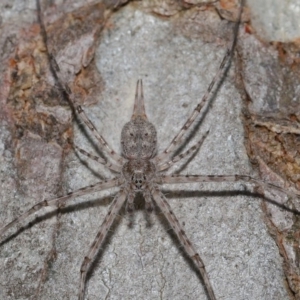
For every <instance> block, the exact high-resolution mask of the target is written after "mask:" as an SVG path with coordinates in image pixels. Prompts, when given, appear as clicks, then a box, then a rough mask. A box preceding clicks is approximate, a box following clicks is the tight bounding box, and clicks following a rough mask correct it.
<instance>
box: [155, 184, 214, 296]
mask: <svg viewBox="0 0 300 300" xmlns="http://www.w3.org/2000/svg"><path fill="white" fill-rule="evenodd" d="M151 192H152V196H153V199H154V201H155V202H156V204H157V205H158V207H159V208H160V210H161V211H162V213H163V214H164V215H165V217H166V219H167V220H168V222H169V223H170V225H171V227H172V229H173V230H174V232H175V233H176V235H177V237H178V239H179V241H180V243H181V244H182V245H183V247H184V250H185V251H186V253H187V254H188V255H189V257H190V258H191V259H192V260H193V262H194V264H195V266H196V267H197V269H198V270H199V272H200V274H201V276H202V279H203V282H204V284H205V288H206V290H207V292H208V295H209V298H210V300H216V297H215V294H214V291H213V288H212V286H211V283H210V281H209V278H208V274H207V272H206V270H205V265H204V263H203V261H202V259H201V257H200V256H199V254H198V253H197V252H196V250H195V248H194V246H193V244H192V243H191V242H190V240H189V239H188V237H187V235H186V234H185V232H184V230H183V229H182V227H181V225H180V223H179V221H178V219H177V218H176V216H175V215H174V213H173V211H172V209H171V207H170V205H169V203H168V202H167V199H166V198H165V196H164V195H163V194H162V192H161V191H160V190H159V188H158V187H154V188H152V190H151Z"/></svg>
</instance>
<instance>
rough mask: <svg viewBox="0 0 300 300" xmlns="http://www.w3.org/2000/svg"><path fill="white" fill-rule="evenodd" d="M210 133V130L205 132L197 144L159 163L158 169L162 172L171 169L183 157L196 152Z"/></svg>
mask: <svg viewBox="0 0 300 300" xmlns="http://www.w3.org/2000/svg"><path fill="white" fill-rule="evenodd" d="M208 133H209V130H208V131H206V132H205V134H204V136H202V138H201V139H200V140H199V141H198V142H197V144H195V145H194V146H192V147H191V148H189V149H188V150H187V151H185V152H184V153H182V154H179V155H176V156H175V157H173V158H172V159H171V160H169V161H167V162H165V163H162V164H159V165H158V167H157V171H158V172H160V171H163V170H165V169H169V168H170V167H171V166H173V165H174V164H175V163H177V162H178V161H180V160H182V159H183V158H185V157H186V156H188V155H189V154H191V153H195V152H196V151H197V150H198V149H199V148H200V147H201V145H202V144H203V142H204V140H205V138H206V137H207V135H208Z"/></svg>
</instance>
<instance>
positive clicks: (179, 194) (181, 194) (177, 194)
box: [155, 189, 300, 291]
mask: <svg viewBox="0 0 300 300" xmlns="http://www.w3.org/2000/svg"><path fill="white" fill-rule="evenodd" d="M163 193H164V195H165V196H166V197H167V198H168V199H170V198H189V197H210V198H211V197H220V196H221V197H233V196H240V195H243V196H251V197H252V198H254V199H255V200H262V198H263V201H266V202H268V203H271V204H273V205H276V206H277V207H279V208H281V209H283V210H286V211H288V212H290V213H293V214H295V215H298V216H300V211H298V210H295V209H291V208H289V207H287V206H285V205H283V204H281V203H278V202H276V201H274V200H272V199H270V198H267V197H265V196H264V195H262V194H260V193H258V192H250V191H247V190H244V191H226V190H225V191H203V190H201V191H187V190H175V191H174V190H167V189H163ZM155 211H156V214H158V212H160V211H159V209H158V207H157V206H156V205H155ZM160 213H161V212H160ZM161 216H162V217H159V218H158V219H159V222H160V223H161V224H162V226H163V227H164V228H165V230H166V231H167V232H168V234H169V235H170V237H171V240H172V241H173V243H174V244H175V245H177V246H178V245H180V246H178V249H179V250H180V252H181V254H182V256H183V258H184V260H185V261H186V262H187V264H188V265H189V266H190V268H191V269H192V270H193V271H194V272H195V273H196V274H197V276H198V278H199V279H200V281H201V283H202V285H203V286H205V285H204V281H203V278H202V276H201V274H200V272H199V270H198V269H197V267H196V266H195V264H194V262H193V261H192V259H191V258H190V257H189V256H188V254H187V253H186V252H185V251H184V248H183V247H182V246H181V244H180V241H179V240H178V237H177V236H176V234H175V232H174V231H173V230H170V224H169V222H168V221H167V219H166V217H165V216H164V214H163V213H161ZM205 291H206V289H205Z"/></svg>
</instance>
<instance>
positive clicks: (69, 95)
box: [36, 0, 125, 165]
mask: <svg viewBox="0 0 300 300" xmlns="http://www.w3.org/2000/svg"><path fill="white" fill-rule="evenodd" d="M36 2H37V15H38V20H39V23H40V26H41V33H42V37H43V39H44V44H45V48H46V53H47V54H48V59H49V64H50V70H51V73H52V75H53V77H54V79H55V81H56V83H57V85H58V86H59V88H60V89H61V90H63V92H64V96H66V97H67V99H68V101H69V102H70V103H71V104H72V107H73V108H74V109H75V111H76V112H77V115H78V117H79V119H80V120H81V121H82V122H83V123H84V124H85V125H86V126H87V127H88V128H89V130H90V131H91V132H92V134H93V135H94V137H95V138H96V139H97V141H98V142H99V143H100V150H101V151H103V152H104V153H106V154H107V155H108V157H110V158H111V159H113V160H114V161H116V162H117V163H118V164H119V165H123V164H124V163H125V160H124V158H123V157H122V156H120V155H119V154H117V153H116V152H115V151H114V150H113V149H112V148H111V147H110V146H109V145H108V143H107V142H106V140H105V139H104V138H103V136H102V135H100V134H99V132H98V131H97V129H96V127H95V126H94V124H93V123H92V122H91V121H90V119H89V118H88V117H87V115H86V114H85V112H84V110H83V108H82V107H81V105H79V104H78V103H77V101H76V99H75V97H74V94H72V91H71V89H70V88H69V86H68V84H67V83H65V82H64V80H63V79H62V78H61V77H62V76H61V75H60V69H59V66H58V64H57V62H56V60H55V58H54V56H53V55H52V54H51V53H50V50H49V47H48V38H47V31H46V28H45V24H44V22H43V17H42V11H41V6H40V2H39V0H37V1H36Z"/></svg>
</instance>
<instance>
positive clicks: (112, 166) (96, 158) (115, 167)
mask: <svg viewBox="0 0 300 300" xmlns="http://www.w3.org/2000/svg"><path fill="white" fill-rule="evenodd" d="M74 147H75V148H76V149H77V150H78V151H79V152H80V153H81V154H82V155H85V156H86V157H88V158H90V159H92V160H94V161H96V162H98V163H99V164H101V165H103V166H105V167H107V168H108V169H110V170H113V171H115V172H119V173H120V172H121V170H122V167H121V166H118V165H116V164H113V163H110V162H109V161H107V160H104V159H103V158H101V157H99V156H95V155H93V154H91V153H89V152H87V151H85V150H84V149H82V148H79V147H77V146H76V145H74Z"/></svg>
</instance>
